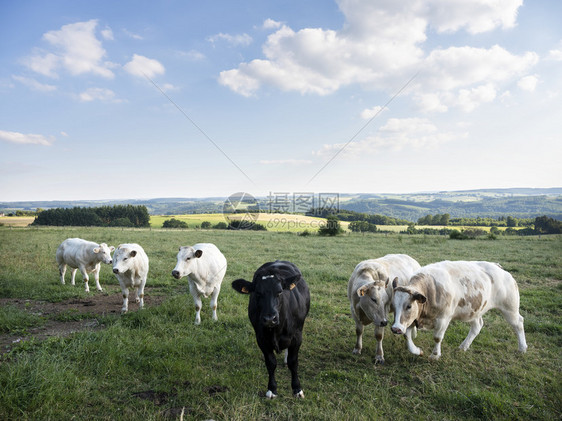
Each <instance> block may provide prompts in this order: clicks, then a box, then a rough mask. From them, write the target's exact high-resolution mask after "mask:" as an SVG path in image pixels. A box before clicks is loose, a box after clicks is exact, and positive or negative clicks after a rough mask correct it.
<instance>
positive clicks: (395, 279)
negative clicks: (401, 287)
mask: <svg viewBox="0 0 562 421" xmlns="http://www.w3.org/2000/svg"><path fill="white" fill-rule="evenodd" d="M389 282H390V278H386V282H385V283H384V287H385V288H387V287H388V283H389ZM395 282H396V283H397V284H398V276H397V277H396V278H394V279H393V280H392V287H393V288H394V283H395Z"/></svg>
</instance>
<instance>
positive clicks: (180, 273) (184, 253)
mask: <svg viewBox="0 0 562 421" xmlns="http://www.w3.org/2000/svg"><path fill="white" fill-rule="evenodd" d="M202 255H203V250H195V249H194V248H193V247H190V246H185V247H180V251H179V252H178V255H177V260H178V262H177V263H176V267H175V268H174V270H173V271H172V276H173V277H174V278H176V279H180V278H183V277H184V276H188V275H189V274H190V273H191V272H193V266H195V264H196V263H195V261H196V260H197V259H199V258H200V257H201V256H202Z"/></svg>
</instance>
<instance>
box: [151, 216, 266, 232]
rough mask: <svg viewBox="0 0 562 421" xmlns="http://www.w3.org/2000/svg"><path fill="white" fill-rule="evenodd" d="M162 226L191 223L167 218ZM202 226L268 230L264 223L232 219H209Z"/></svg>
mask: <svg viewBox="0 0 562 421" xmlns="http://www.w3.org/2000/svg"><path fill="white" fill-rule="evenodd" d="M162 228H182V229H187V228H189V225H188V224H187V222H185V221H180V220H179V219H176V218H171V219H167V220H165V221H164V223H163V224H162ZM201 228H203V229H217V230H227V229H234V230H241V229H247V230H252V231H267V228H266V227H265V226H264V225H262V224H255V223H250V222H246V221H238V220H236V221H230V223H228V224H227V223H226V222H218V223H216V224H215V225H213V224H211V223H210V222H209V221H203V222H201Z"/></svg>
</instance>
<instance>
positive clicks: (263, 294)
mask: <svg viewBox="0 0 562 421" xmlns="http://www.w3.org/2000/svg"><path fill="white" fill-rule="evenodd" d="M299 278H300V276H299ZM297 281H298V279H297V278H291V279H289V280H284V281H281V280H280V279H278V277H277V276H276V275H264V276H257V277H254V282H248V281H246V280H245V279H237V280H236V281H234V282H233V283H232V287H233V288H234V289H235V290H236V291H238V292H240V293H242V294H251V297H250V307H251V308H253V310H252V311H255V312H256V313H257V314H256V315H257V317H258V321H259V322H260V323H262V324H263V326H265V327H268V328H272V327H275V326H277V325H279V311H280V308H281V304H282V301H283V295H284V292H288V291H290V290H291V289H293V288H294V287H295V282H297Z"/></svg>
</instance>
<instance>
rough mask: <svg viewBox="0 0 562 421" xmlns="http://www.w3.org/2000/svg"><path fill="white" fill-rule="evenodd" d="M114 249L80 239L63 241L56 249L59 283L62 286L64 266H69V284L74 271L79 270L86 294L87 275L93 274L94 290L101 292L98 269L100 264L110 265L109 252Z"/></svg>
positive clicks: (72, 280) (88, 290) (88, 289)
mask: <svg viewBox="0 0 562 421" xmlns="http://www.w3.org/2000/svg"><path fill="white" fill-rule="evenodd" d="M113 250H115V247H113V246H111V247H108V246H107V244H105V243H101V244H98V243H94V242H92V241H86V240H82V239H81V238H68V239H66V240H64V241H63V242H62V243H61V244H60V246H59V247H58V248H57V263H58V265H59V273H60V281H61V283H62V284H63V285H64V274H65V273H66V266H67V265H68V266H70V269H71V274H72V279H71V284H72V285H74V277H75V276H76V271H77V270H78V269H80V272H81V273H82V279H83V280H84V285H85V287H86V292H90V287H89V286H88V281H89V280H90V278H89V276H88V273H92V272H93V273H94V279H95V280H96V288H97V289H98V291H101V290H102V289H101V285H100V267H101V262H103V263H105V264H111V263H112V260H111V252H112V251H113Z"/></svg>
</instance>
